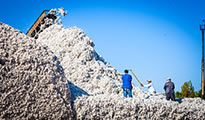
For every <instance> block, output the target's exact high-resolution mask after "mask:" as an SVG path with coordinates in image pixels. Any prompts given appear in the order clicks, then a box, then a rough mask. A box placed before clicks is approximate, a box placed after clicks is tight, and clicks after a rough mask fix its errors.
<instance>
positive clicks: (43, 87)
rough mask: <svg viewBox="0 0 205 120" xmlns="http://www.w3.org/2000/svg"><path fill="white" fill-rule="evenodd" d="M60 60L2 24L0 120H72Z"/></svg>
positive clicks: (0, 28)
mask: <svg viewBox="0 0 205 120" xmlns="http://www.w3.org/2000/svg"><path fill="white" fill-rule="evenodd" d="M59 63H60V62H59V61H58V59H57V57H56V56H55V55H54V54H53V53H52V52H51V51H50V50H49V49H48V48H47V47H46V46H43V45H41V44H40V43H38V42H37V41H36V40H35V39H31V38H29V37H27V36H26V35H24V34H23V33H21V32H20V31H18V30H16V29H14V28H12V27H11V26H9V25H6V24H3V23H0V119H1V120H3V119H6V120H12V119H13V120H24V119H26V120H31V119H71V118H74V116H75V115H74V112H73V110H72V105H71V96H70V89H69V86H68V82H67V79H66V77H65V75H64V71H63V68H62V66H61V65H60V64H59Z"/></svg>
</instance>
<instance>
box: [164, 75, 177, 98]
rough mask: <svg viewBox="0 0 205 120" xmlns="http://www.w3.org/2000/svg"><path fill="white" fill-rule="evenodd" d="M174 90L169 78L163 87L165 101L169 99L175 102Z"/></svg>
mask: <svg viewBox="0 0 205 120" xmlns="http://www.w3.org/2000/svg"><path fill="white" fill-rule="evenodd" d="M174 88H175V86H174V83H173V82H172V81H171V78H168V79H167V82H166V83H165V85H164V90H165V94H166V99H167V100H170V99H171V100H172V101H175V95H174Z"/></svg>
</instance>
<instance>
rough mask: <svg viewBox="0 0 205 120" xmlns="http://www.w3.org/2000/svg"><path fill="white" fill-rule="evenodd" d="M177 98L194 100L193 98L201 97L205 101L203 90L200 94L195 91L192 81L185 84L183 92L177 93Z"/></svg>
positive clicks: (182, 88)
mask: <svg viewBox="0 0 205 120" xmlns="http://www.w3.org/2000/svg"><path fill="white" fill-rule="evenodd" d="M175 96H176V98H181V97H188V98H193V97H201V98H202V99H205V95H204V96H202V95H201V90H199V91H198V92H195V91H194V87H193V86H192V83H191V81H188V82H185V83H184V85H183V86H182V87H181V92H178V91H177V92H176V93H175Z"/></svg>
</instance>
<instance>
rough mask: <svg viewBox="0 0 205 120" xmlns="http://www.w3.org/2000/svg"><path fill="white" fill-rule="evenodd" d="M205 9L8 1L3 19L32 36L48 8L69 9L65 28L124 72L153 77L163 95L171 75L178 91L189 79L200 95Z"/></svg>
mask: <svg viewBox="0 0 205 120" xmlns="http://www.w3.org/2000/svg"><path fill="white" fill-rule="evenodd" d="M204 5H205V1H204V0H77V1H76V0H18V1H17V0H4V1H1V7H0V10H1V12H0V21H1V22H3V23H6V24H9V25H11V26H13V27H14V28H16V29H19V30H20V31H22V32H24V33H26V32H27V30H28V29H29V28H30V27H31V25H32V24H33V23H34V21H35V20H36V19H37V18H38V16H39V15H40V14H41V12H42V11H43V10H44V9H48V10H49V9H52V8H59V7H63V8H65V10H68V15H67V16H66V17H65V18H64V19H63V24H64V26H65V27H66V28H68V27H72V26H77V27H79V28H81V29H83V30H84V32H85V33H86V34H87V35H88V36H89V37H90V38H91V39H92V40H93V41H94V43H95V49H96V51H97V52H98V53H99V54H100V55H101V56H103V57H104V58H105V60H106V61H108V62H110V63H111V65H113V66H114V67H115V68H116V69H117V70H118V71H119V72H121V73H123V71H124V69H132V70H133V71H134V72H135V74H136V75H137V76H138V78H139V79H140V80H141V81H142V83H144V84H145V83H146V80H148V79H151V80H152V81H153V84H154V86H155V88H156V90H157V92H163V86H164V83H165V82H166V79H167V78H168V77H171V78H172V81H173V82H174V83H175V86H176V91H180V89H181V86H182V85H183V83H184V82H187V81H189V80H191V81H192V84H193V86H194V88H195V90H196V91H198V90H199V89H200V88H201V87H200V85H201V54H202V52H201V46H202V43H201V31H200V29H199V24H201V23H202V19H203V18H205V9H204ZM133 80H134V84H135V85H137V86H139V84H138V83H137V82H136V80H135V79H133ZM144 90H146V89H144Z"/></svg>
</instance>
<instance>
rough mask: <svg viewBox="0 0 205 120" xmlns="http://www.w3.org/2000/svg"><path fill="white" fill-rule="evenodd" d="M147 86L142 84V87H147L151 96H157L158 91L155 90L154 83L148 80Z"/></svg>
mask: <svg viewBox="0 0 205 120" xmlns="http://www.w3.org/2000/svg"><path fill="white" fill-rule="evenodd" d="M147 83H148V84H147V85H143V84H141V86H142V87H147V88H148V91H149V94H155V93H156V90H155V88H154V86H153V85H152V81H151V80H147Z"/></svg>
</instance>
